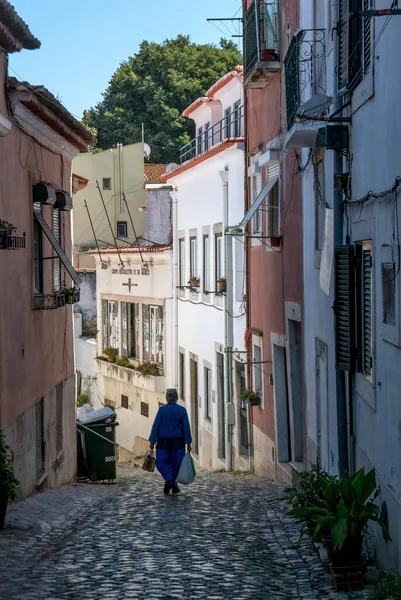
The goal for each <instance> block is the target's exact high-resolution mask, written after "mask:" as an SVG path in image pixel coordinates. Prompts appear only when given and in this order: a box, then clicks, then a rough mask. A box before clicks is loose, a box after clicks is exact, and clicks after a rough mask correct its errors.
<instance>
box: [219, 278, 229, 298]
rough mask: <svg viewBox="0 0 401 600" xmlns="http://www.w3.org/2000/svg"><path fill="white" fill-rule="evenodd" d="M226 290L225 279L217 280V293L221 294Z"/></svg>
mask: <svg viewBox="0 0 401 600" xmlns="http://www.w3.org/2000/svg"><path fill="white" fill-rule="evenodd" d="M226 289H227V281H226V278H225V277H219V279H218V280H217V291H218V292H219V293H220V294H222V293H223V292H225V291H226Z"/></svg>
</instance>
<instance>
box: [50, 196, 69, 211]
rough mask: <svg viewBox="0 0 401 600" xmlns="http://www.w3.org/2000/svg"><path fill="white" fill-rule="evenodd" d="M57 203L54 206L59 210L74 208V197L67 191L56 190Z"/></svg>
mask: <svg viewBox="0 0 401 600" xmlns="http://www.w3.org/2000/svg"><path fill="white" fill-rule="evenodd" d="M56 198H57V200H56V203H55V205H54V208H58V209H59V210H72V198H71V196H69V195H68V194H66V193H65V192H56Z"/></svg>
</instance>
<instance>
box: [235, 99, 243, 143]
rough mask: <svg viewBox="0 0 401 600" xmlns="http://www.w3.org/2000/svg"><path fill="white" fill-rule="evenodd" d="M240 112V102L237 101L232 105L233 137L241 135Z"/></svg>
mask: <svg viewBox="0 0 401 600" xmlns="http://www.w3.org/2000/svg"><path fill="white" fill-rule="evenodd" d="M241 110H242V107H241V100H237V102H236V103H235V104H234V137H241V135H242V123H241Z"/></svg>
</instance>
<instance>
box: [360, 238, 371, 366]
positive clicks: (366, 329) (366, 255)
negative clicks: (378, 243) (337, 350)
mask: <svg viewBox="0 0 401 600" xmlns="http://www.w3.org/2000/svg"><path fill="white" fill-rule="evenodd" d="M361 259H362V260H361V284H362V290H361V291H362V293H361V300H362V303H361V317H362V328H361V334H362V340H361V341H362V346H361V348H362V361H361V366H362V369H361V370H362V372H363V373H364V375H365V376H366V377H368V378H370V377H371V376H372V346H373V344H372V333H373V327H372V249H371V248H370V247H366V246H365V245H364V246H363V247H362V256H361Z"/></svg>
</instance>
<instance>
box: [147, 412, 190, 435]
mask: <svg viewBox="0 0 401 600" xmlns="http://www.w3.org/2000/svg"><path fill="white" fill-rule="evenodd" d="M159 438H174V439H184V440H185V443H186V444H192V436H191V427H190V425H189V419H188V413H187V411H186V409H185V408H184V407H183V406H180V405H179V404H175V403H169V404H164V405H163V406H161V407H160V408H159V410H158V412H157V415H156V418H155V421H154V423H153V427H152V431H151V432H150V436H149V441H150V442H152V444H156V442H157V440H158V439H159Z"/></svg>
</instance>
